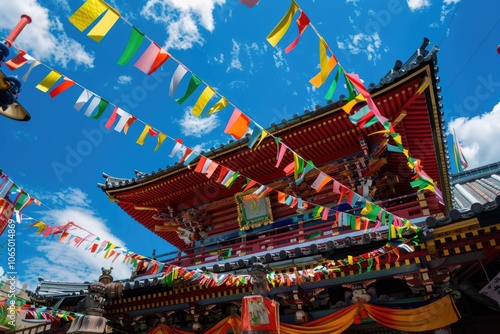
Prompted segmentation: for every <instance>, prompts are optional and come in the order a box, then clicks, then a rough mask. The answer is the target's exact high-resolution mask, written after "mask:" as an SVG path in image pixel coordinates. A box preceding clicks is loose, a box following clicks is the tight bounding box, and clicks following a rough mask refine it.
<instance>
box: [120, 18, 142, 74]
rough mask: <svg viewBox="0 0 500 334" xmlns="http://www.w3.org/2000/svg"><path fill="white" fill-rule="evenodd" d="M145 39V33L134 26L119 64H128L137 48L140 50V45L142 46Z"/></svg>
mask: <svg viewBox="0 0 500 334" xmlns="http://www.w3.org/2000/svg"><path fill="white" fill-rule="evenodd" d="M143 40H144V34H143V33H142V32H140V31H139V30H137V28H135V27H132V33H131V34H130V38H129V40H128V43H127V47H126V48H125V50H124V51H123V53H122V55H121V57H120V59H118V65H125V64H127V63H128V62H129V61H130V59H132V57H133V56H134V54H135V53H136V52H137V50H139V47H140V46H141V44H142V41H143Z"/></svg>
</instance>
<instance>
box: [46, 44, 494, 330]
mask: <svg viewBox="0 0 500 334" xmlns="http://www.w3.org/2000/svg"><path fill="white" fill-rule="evenodd" d="M437 53H438V48H437V47H434V48H428V40H424V43H423V44H422V45H421V46H420V47H419V48H418V49H417V50H416V52H415V53H414V54H413V55H412V56H411V57H410V58H409V60H408V61H406V62H402V61H396V62H395V66H394V68H392V69H391V70H390V71H389V72H388V73H387V75H385V76H384V77H383V78H382V79H381V80H380V82H379V83H372V84H369V85H368V92H369V94H370V96H371V97H372V99H373V102H374V103H375V105H376V107H377V108H378V110H379V111H380V115H379V116H377V115H373V114H370V113H369V112H367V111H366V110H367V108H365V106H366V105H367V102H366V101H363V100H361V101H356V100H355V99H352V98H349V97H345V96H341V97H340V99H339V100H338V101H336V102H333V101H329V103H328V104H327V105H325V106H318V107H317V108H316V109H315V110H305V111H299V110H297V113H296V114H295V115H294V116H293V118H292V119H287V120H283V121H282V122H281V123H280V124H274V123H273V124H272V125H271V126H270V127H269V128H268V129H266V131H267V132H268V133H269V136H267V137H265V138H263V139H262V140H261V142H259V143H258V144H257V145H254V143H252V142H253V138H252V136H251V135H247V136H245V137H244V138H242V139H240V140H237V141H230V142H228V143H227V144H224V145H221V146H220V147H217V148H215V147H214V148H212V149H210V150H209V151H207V152H201V154H200V158H198V159H196V160H193V161H191V162H190V163H189V164H183V163H176V164H175V165H174V166H166V167H165V168H160V169H159V170H158V171H153V172H151V173H144V172H140V171H136V172H135V175H134V177H133V178H118V177H114V176H110V175H107V174H104V177H105V180H104V183H102V184H99V186H100V187H101V188H102V190H103V191H104V192H105V194H106V195H107V196H108V198H109V200H111V201H113V202H115V203H116V204H117V205H118V206H119V207H120V208H121V209H123V210H124V211H125V212H127V213H128V214H129V215H130V216H131V217H132V218H133V219H135V220H136V221H137V222H138V223H139V224H141V225H143V226H144V227H145V228H147V229H149V230H150V231H151V232H152V233H155V234H156V235H158V236H159V237H161V238H162V239H164V240H165V242H167V243H169V244H171V245H173V246H175V248H176V249H177V251H175V252H170V253H162V252H161V250H155V251H153V250H152V255H151V256H148V257H141V258H136V259H134V260H135V262H134V263H135V270H134V272H133V274H132V277H131V279H130V280H129V281H127V282H118V283H117V284H116V285H114V286H113V288H112V289H110V291H107V292H106V296H105V298H106V302H105V303H104V304H103V305H104V306H103V308H104V314H103V316H104V317H105V318H106V319H107V320H108V325H109V326H110V327H111V328H114V329H115V330H118V331H124V332H127V333H132V332H133V333H146V332H148V333H153V334H156V333H187V332H191V333H192V332H204V333H297V332H303V331H304V330H311V331H315V332H317V333H343V332H345V333H403V332H418V333H476V332H485V331H488V330H493V326H495V325H497V324H498V320H497V318H498V312H499V306H500V304H499V303H498V300H500V299H496V301H495V298H498V293H497V292H496V291H497V290H495V287H498V284H496V285H495V276H497V278H498V275H497V274H498V268H499V262H498V254H499V247H498V246H497V243H498V241H499V239H500V235H499V233H498V227H499V223H500V222H499V220H498V213H499V212H500V211H499V210H500V209H499V206H498V205H499V204H500V200H499V198H500V197H498V195H499V192H500V178H499V177H498V176H497V174H495V173H496V172H498V166H494V165H492V166H489V167H485V168H483V169H482V170H481V171H479V170H478V171H477V173H474V172H472V171H468V172H464V173H462V174H459V175H455V176H452V175H451V174H450V166H449V156H448V150H447V142H446V133H445V125H444V120H443V113H442V105H441V96H440V90H441V88H440V87H439V77H438V75H437V73H438V71H439V68H438V66H437ZM353 101H354V102H353ZM368 109H370V108H368ZM371 109H372V110H373V108H371ZM374 117H375V118H378V120H380V117H383V118H384V119H385V120H386V123H385V125H387V124H389V125H390V126H384V124H382V123H381V122H377V121H373V119H374ZM387 122H388V123H387ZM388 129H390V130H389V131H388ZM395 134H396V135H395ZM277 138H279V140H277ZM250 143H252V144H250ZM283 147H285V148H286V150H285V149H283ZM299 155H300V157H304V158H305V159H303V160H304V161H303V165H302V166H300V162H299V163H298V162H297V160H298V159H297V157H298V156H299ZM207 161H210V162H212V163H213V162H215V163H216V165H214V164H212V163H210V164H208V163H207ZM214 166H215V167H214ZM308 166H309V167H310V168H308ZM299 167H302V168H301V169H300V171H298V169H299ZM228 171H237V172H238V175H239V176H240V177H236V178H234V179H233V180H232V181H234V182H232V183H231V184H230V185H229V186H228V184H227V182H223V181H224V179H225V178H226V176H227V173H228ZM424 171H425V172H424ZM498 175H500V173H499V174H498ZM422 176H425V177H422ZM323 181H324V182H323ZM424 181H425V182H427V185H426V184H425V182H424ZM497 280H498V279H497ZM42 284H43V285H44V286H46V287H47V286H48V282H42ZM118 286H119V287H120V288H118ZM111 290H112V291H111ZM40 291H41V290H40ZM40 291H39V292H40ZM82 293H83V292H82ZM75 294H76V293H75ZM83 294H84V293H83ZM78 295H79V294H78ZM42 297H43V296H42ZM51 298H52V299H53V300H55V301H57V299H59V297H58V296H57V295H56V294H52V295H51ZM79 299H81V297H80V298H79Z"/></svg>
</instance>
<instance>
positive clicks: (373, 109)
mask: <svg viewBox="0 0 500 334" xmlns="http://www.w3.org/2000/svg"><path fill="white" fill-rule="evenodd" d="M297 11H300V14H299V17H298V18H297V20H296V23H297V26H298V31H299V32H298V36H297V37H296V38H295V40H293V42H292V43H291V44H290V45H289V46H288V47H287V48H285V52H286V53H288V52H290V51H292V50H293V49H294V48H295V46H296V45H297V44H298V41H299V39H300V37H301V35H302V33H303V32H304V30H305V29H306V28H307V27H308V26H310V27H311V29H313V31H314V32H315V34H316V35H317V36H318V38H319V65H320V73H318V74H317V75H316V76H314V77H313V78H312V79H311V80H310V81H309V82H310V83H311V84H312V85H313V86H315V87H316V88H319V87H320V86H321V85H323V84H324V83H325V82H326V80H327V78H328V76H329V74H330V73H331V72H332V71H333V69H334V68H335V67H337V73H336V75H335V78H334V79H333V81H332V83H331V85H330V87H329V89H328V91H327V94H326V96H325V99H327V100H330V99H331V98H332V96H333V93H334V91H335V89H336V87H337V84H338V80H339V78H340V75H341V73H343V74H344V79H345V82H346V85H347V88H348V91H349V96H348V97H347V101H348V102H347V103H346V104H344V105H343V106H342V107H341V108H342V109H343V110H344V111H345V112H346V113H347V114H351V112H352V111H353V109H354V107H355V106H357V105H359V104H365V103H366V104H365V105H364V106H363V107H362V108H359V109H358V110H357V111H356V112H355V113H354V114H353V115H352V116H351V117H350V120H351V122H353V123H354V124H357V125H358V126H360V127H361V128H368V127H369V126H371V125H373V124H376V123H380V124H381V125H382V126H383V128H384V130H383V132H386V133H388V134H389V135H390V136H391V138H392V139H393V140H394V141H395V142H396V144H397V146H396V147H393V149H392V151H393V152H400V153H403V154H404V155H405V156H406V158H407V161H408V166H409V168H410V169H411V170H412V171H413V172H414V174H415V176H414V181H412V182H411V186H412V187H415V188H417V189H419V190H430V191H432V192H434V193H435V194H436V196H437V197H438V198H439V199H440V200H442V193H441V191H440V190H439V188H438V187H437V186H436V185H435V183H434V181H433V180H432V179H431V178H430V177H429V176H428V175H427V174H426V173H425V172H424V170H423V166H422V165H421V163H420V160H419V159H416V158H413V157H411V156H410V155H409V151H408V150H407V149H405V148H404V146H403V144H402V140H401V135H400V134H399V133H396V132H395V131H394V128H393V125H392V124H391V122H390V121H389V120H388V119H387V118H385V117H384V116H382V114H381V113H380V111H379V109H378V107H377V104H376V103H375V102H374V100H373V99H372V97H371V95H370V93H369V92H368V90H367V89H366V88H365V87H364V85H363V83H362V80H361V79H360V78H359V76H358V75H357V74H354V73H347V72H346V71H345V70H344V68H343V67H342V65H341V64H340V63H339V62H338V60H337V58H336V56H335V54H334V53H333V51H332V50H331V48H330V47H329V46H328V44H327V42H326V41H325V39H324V38H323V37H322V36H321V34H320V33H319V31H318V30H317V29H316V27H315V26H314V24H313V23H312V22H311V21H310V19H309V18H308V17H307V15H306V13H305V12H304V11H303V10H302V8H301V7H299V5H297V2H296V1H295V0H292V1H291V5H290V7H289V9H288V11H287V12H286V13H285V15H284V16H283V17H282V19H281V20H280V22H279V23H278V24H277V25H276V27H275V28H274V29H273V30H272V31H271V33H270V34H269V35H268V36H267V41H268V42H269V43H270V44H271V45H272V46H273V47H275V46H276V45H277V44H278V42H279V41H280V40H281V38H282V37H283V36H284V35H285V33H286V32H287V30H288V28H289V27H290V24H291V22H292V19H293V17H294V15H295V13H296V12H297ZM327 50H328V51H329V52H330V54H331V55H330V57H328V55H327ZM426 87H427V86H426V85H421V86H420V87H419V89H418V90H417V92H416V94H421V93H422V92H423V90H425V88H426ZM356 91H357V93H356ZM388 147H389V148H390V147H392V146H388Z"/></svg>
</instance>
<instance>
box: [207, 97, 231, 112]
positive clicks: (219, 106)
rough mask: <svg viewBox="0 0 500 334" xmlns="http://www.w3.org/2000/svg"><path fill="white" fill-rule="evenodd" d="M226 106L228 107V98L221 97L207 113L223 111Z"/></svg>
mask: <svg viewBox="0 0 500 334" xmlns="http://www.w3.org/2000/svg"><path fill="white" fill-rule="evenodd" d="M225 107H227V99H226V98H225V97H224V96H223V97H221V98H220V100H219V101H217V102H216V103H215V104H214V105H213V106H212V108H210V109H209V110H208V112H207V115H212V114H214V113H216V112H219V111H221V110H222V109H224V108H225Z"/></svg>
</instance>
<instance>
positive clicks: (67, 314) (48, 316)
mask: <svg viewBox="0 0 500 334" xmlns="http://www.w3.org/2000/svg"><path fill="white" fill-rule="evenodd" d="M7 303H8V299H3V300H0V308H1V311H0V312H2V313H3V312H5V313H7V311H6V310H4V309H6V308H7V307H9V305H8V304H7ZM9 308H10V307H9ZM15 311H16V313H17V314H19V315H21V313H22V312H23V313H25V314H26V317H25V319H39V320H46V321H54V320H55V319H56V318H59V319H62V320H64V321H73V320H74V319H75V318H76V317H81V316H83V314H81V313H76V312H71V311H67V310H60V309H55V308H52V307H34V306H33V305H32V304H31V303H28V302H25V303H24V304H22V305H18V304H17V303H16V306H15Z"/></svg>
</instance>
